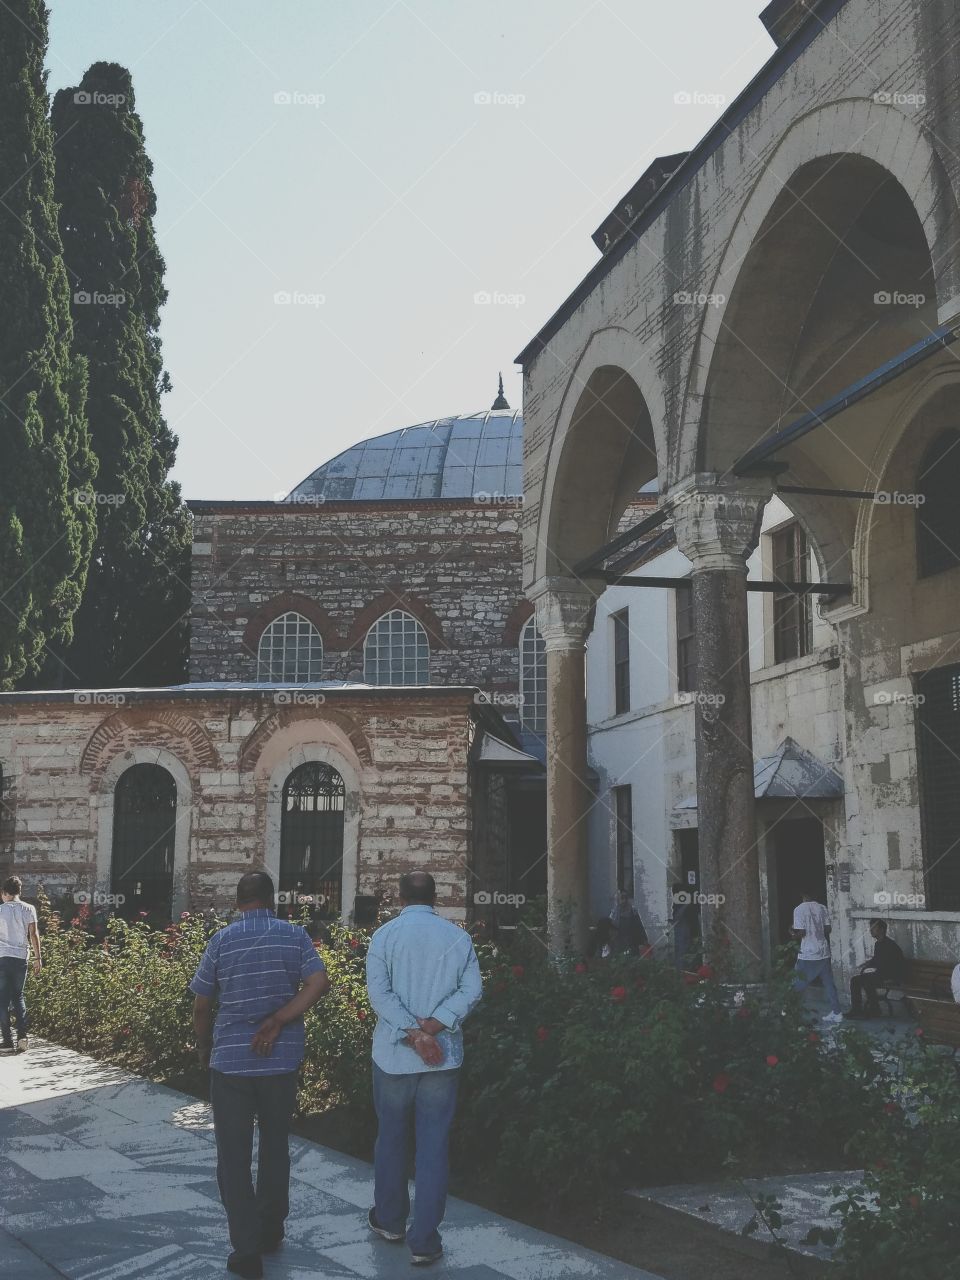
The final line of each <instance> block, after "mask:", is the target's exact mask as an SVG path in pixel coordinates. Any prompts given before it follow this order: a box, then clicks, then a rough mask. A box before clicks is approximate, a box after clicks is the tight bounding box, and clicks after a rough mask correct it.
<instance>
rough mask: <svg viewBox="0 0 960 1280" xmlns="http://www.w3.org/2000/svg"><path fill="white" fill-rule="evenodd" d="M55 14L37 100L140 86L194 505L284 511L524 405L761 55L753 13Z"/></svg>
mask: <svg viewBox="0 0 960 1280" xmlns="http://www.w3.org/2000/svg"><path fill="white" fill-rule="evenodd" d="M48 3H49V5H50V9H51V20H50V36H51V38H50V50H49V55H48V67H49V73H50V74H49V88H50V91H51V93H52V92H54V91H55V90H56V89H59V88H61V87H64V86H69V85H73V84H76V83H77V82H78V81H79V79H80V77H81V76H82V74H83V72H84V70H85V69H86V67H87V66H89V65H90V63H92V62H96V61H100V60H106V61H114V62H120V63H122V64H124V65H125V66H127V67H128V68H129V69H130V70H131V71H132V73H133V79H134V88H135V92H136V100H137V102H136V105H137V110H138V111H139V113H140V115H141V117H142V119H143V123H144V129H145V133H146V141H147V148H148V151H149V153H150V156H151V158H152V160H153V163H154V183H155V186H156V189H157V197H158V204H159V208H158V214H157V232H158V237H159V241H160V246H161V249H162V251H163V254H164V257H165V259H166V264H167V273H166V283H167V288H168V290H169V294H170V296H169V300H168V302H167V304H166V306H165V308H164V310H163V317H162V327H161V335H162V339H163V346H164V356H165V361H166V367H167V369H168V371H169V373H170V377H171V380H172V383H173V391H172V392H171V393H170V394H169V395H168V396H167V397H166V398H165V402H164V408H165V413H166V416H167V419H168V421H169V422H170V424H171V426H172V427H173V429H174V430H175V431H176V433H177V434H178V436H179V438H180V447H179V453H178V460H177V466H176V470H175V476H176V478H177V479H178V480H179V481H180V482H181V484H182V486H183V492H184V496H185V497H186V498H188V499H189V498H220V499H223V498H266V499H273V498H278V497H280V496H282V495H283V494H285V493H286V492H287V491H288V490H289V489H291V488H292V487H293V486H294V485H295V484H297V483H298V482H299V481H300V480H301V479H303V477H304V476H306V475H307V474H309V473H310V472H311V471H312V470H314V468H316V467H317V466H319V465H320V464H321V463H322V462H324V461H326V460H327V459H328V458H330V457H333V456H334V455H335V454H336V453H338V452H339V451H340V450H342V449H344V448H346V447H347V446H348V445H350V444H353V443H355V442H356V441H358V440H361V439H365V438H368V437H370V436H374V435H379V434H382V433H383V432H386V431H391V430H394V429H396V428H398V427H403V426H409V425H411V424H414V423H418V422H423V421H427V420H430V419H433V418H437V417H443V416H446V415H448V414H453V413H468V412H472V411H475V410H479V409H485V408H489V406H490V404H491V403H492V401H493V399H494V396H495V395H496V389H497V375H498V373H499V372H501V371H502V373H503V376H504V383H505V387H506V394H507V398H508V400H509V401H510V403H511V405H512V406H513V407H514V408H519V407H520V401H521V392H520V385H521V383H520V372H519V369H518V367H517V366H516V365H515V364H514V358H515V357H516V355H517V353H518V352H519V351H520V350H521V349H522V348H523V347H524V346H525V344H526V343H527V341H528V340H529V339H530V338H531V337H532V336H533V335H534V334H535V333H536V332H537V330H538V329H539V328H540V327H541V326H542V325H543V323H544V322H545V321H546V320H547V319H548V317H549V316H550V315H551V314H552V312H553V311H554V310H555V309H556V308H557V306H558V305H559V304H560V303H561V302H562V301H563V299H564V298H565V297H566V296H567V295H568V294H569V293H570V292H571V291H572V289H573V288H574V286H575V285H576V284H577V282H578V281H579V280H580V279H581V278H582V276H583V275H584V274H585V273H586V272H587V271H588V270H589V269H590V267H591V266H592V265H593V264H594V262H595V261H596V260H597V258H598V256H599V253H598V250H597V249H596V247H595V246H594V244H593V242H592V241H591V239H590V235H591V233H592V232H593V231H594V230H595V228H596V227H597V225H598V224H599V223H600V222H601V221H602V219H603V218H604V217H605V216H606V214H607V213H609V212H610V210H611V209H612V208H613V207H614V206H615V204H616V203H617V201H618V200H619V198H620V197H621V196H622V195H623V194H624V193H625V192H626V191H627V190H628V189H629V188H630V186H631V185H632V184H633V183H634V182H635V181H636V179H637V178H638V177H639V176H640V174H641V173H642V172H643V170H644V169H645V168H646V167H647V165H648V164H649V163H650V162H651V161H652V160H653V159H654V158H655V157H656V156H658V155H668V154H670V153H672V152H676V151H683V150H687V149H688V148H690V147H691V146H693V145H694V144H695V143H696V142H697V141H698V139H699V138H700V137H702V136H703V134H704V133H705V132H706V131H707V129H708V128H709V127H710V125H711V124H712V123H713V121H714V120H715V119H716V118H717V116H718V115H719V114H720V113H721V112H722V110H723V106H724V103H725V102H729V101H730V100H732V98H734V97H735V96H736V94H737V93H738V92H739V91H740V90H741V89H742V88H743V87H744V86H745V85H746V84H747V82H748V81H749V80H750V79H751V78H752V76H753V75H754V74H755V73H756V72H757V70H758V69H759V68H760V67H761V66H762V65H763V63H764V62H765V61H766V60H767V59H768V58H769V56H770V55H771V53H772V52H773V48H774V46H773V43H772V41H771V40H770V38H769V36H768V35H767V33H766V31H765V30H764V28H763V26H762V24H761V23H760V21H759V18H758V16H757V15H758V13H759V11H760V9H761V8H762V7H763V3H764V0H727V2H726V3H725V4H722V5H721V4H718V3H717V2H716V0H674V2H673V3H672V4H653V3H652V0H644V3H637V0H48ZM678 95H679V96H681V97H683V96H685V95H686V96H688V97H692V98H693V101H692V102H689V103H684V102H678V101H677V97H678Z"/></svg>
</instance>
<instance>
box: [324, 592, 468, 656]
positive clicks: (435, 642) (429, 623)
mask: <svg viewBox="0 0 960 1280" xmlns="http://www.w3.org/2000/svg"><path fill="white" fill-rule="evenodd" d="M392 609H402V610H403V612H404V613H409V614H410V616H411V618H416V620H417V621H418V622H419V623H420V625H421V626H422V627H423V629H424V631H426V633H427V638H428V640H429V641H430V648H431V650H433V649H450V648H452V647H453V646H452V645H450V644H449V643H448V641H447V639H446V637H445V636H444V634H443V623H442V622H441V621H440V619H439V618H438V617H437V615H436V614H435V613H434V611H433V610H432V609H431V608H430V605H429V604H428V603H427V601H426V600H424V599H422V598H421V597H420V596H416V595H412V594H411V593H410V592H408V591H405V590H404V589H403V588H402V587H398V588H397V589H396V590H395V591H384V592H383V593H382V594H381V595H379V596H377V597H376V598H375V599H374V600H371V601H370V603H369V604H368V605H366V606H365V607H364V608H363V609H361V610H360V612H359V613H358V614H357V615H356V617H355V618H354V620H353V625H352V626H351V627H350V630H349V632H348V633H347V638H346V641H345V642H344V648H345V649H348V650H350V649H359V648H360V647H361V645H362V644H363V642H364V640H365V639H366V638H367V632H368V631H369V630H370V628H371V627H372V626H373V624H374V623H375V622H376V621H377V619H378V618H381V617H383V615H384V614H385V613H389V612H390V611H391V610H392Z"/></svg>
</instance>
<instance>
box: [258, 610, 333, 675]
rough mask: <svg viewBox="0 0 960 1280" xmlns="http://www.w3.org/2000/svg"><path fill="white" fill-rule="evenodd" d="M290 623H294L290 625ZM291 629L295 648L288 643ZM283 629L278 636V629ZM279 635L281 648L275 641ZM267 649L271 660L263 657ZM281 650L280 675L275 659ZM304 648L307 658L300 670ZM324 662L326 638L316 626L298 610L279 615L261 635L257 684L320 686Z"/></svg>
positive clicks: (271, 620)
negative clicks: (265, 647) (266, 647)
mask: <svg viewBox="0 0 960 1280" xmlns="http://www.w3.org/2000/svg"><path fill="white" fill-rule="evenodd" d="M291 619H292V620H294V621H293V622H291ZM291 626H293V627H294V628H295V629H294V631H293V632H292V637H293V645H292V647H291V646H290V643H289V641H290V639H291ZM281 627H282V632H278V628H281ZM277 634H281V644H280V645H279V647H278V646H277V644H276V643H275V641H274V636H275V635H277ZM304 642H305V644H304ZM265 645H267V646H268V648H269V651H270V652H269V657H267V656H265V654H264V646H265ZM278 648H279V653H280V666H279V673H278V667H277V663H276V656H275V655H276V654H277V652H278ZM304 648H305V650H306V657H305V659H304V660H303V665H302V666H301V651H302V650H303V649H304ZM290 654H292V656H293V674H292V675H291V674H290V673H289V670H288V662H289V661H290ZM323 660H324V651H323V636H321V634H320V632H319V630H318V628H317V627H316V625H315V624H314V623H313V622H311V621H310V619H309V618H306V617H304V615H303V614H302V613H299V612H298V611H297V610H296V609H285V610H284V612H283V613H278V614H277V616H276V617H275V618H271V619H270V621H269V622H268V623H267V625H266V626H265V627H264V628H263V630H262V631H261V632H260V640H259V641H258V643H257V680H258V681H259V682H262V683H267V684H286V685H302V684H318V683H319V682H320V681H321V680H322V679H323ZM264 668H266V670H265V669H264ZM302 672H305V674H302Z"/></svg>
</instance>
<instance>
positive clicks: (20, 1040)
mask: <svg viewBox="0 0 960 1280" xmlns="http://www.w3.org/2000/svg"><path fill="white" fill-rule="evenodd" d="M29 1048H30V1041H29V1039H28V1038H27V1037H26V1036H18V1037H17V1053H26V1051H27V1050H28V1049H29Z"/></svg>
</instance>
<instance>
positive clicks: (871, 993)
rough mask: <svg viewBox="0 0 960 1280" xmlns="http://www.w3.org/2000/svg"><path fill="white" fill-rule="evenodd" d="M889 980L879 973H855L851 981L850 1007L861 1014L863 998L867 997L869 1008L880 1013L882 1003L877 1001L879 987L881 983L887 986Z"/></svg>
mask: <svg viewBox="0 0 960 1280" xmlns="http://www.w3.org/2000/svg"><path fill="white" fill-rule="evenodd" d="M888 982H889V979H887V978H884V977H883V976H882V975H881V974H879V973H855V974H854V975H853V977H852V978H851V979H850V1007H851V1009H853V1010H854V1012H859V1011H860V1009H861V1008H862V1006H863V998H864V996H866V999H867V1008H868V1009H870V1010H874V1009H875V1010H876V1011H877V1012H878V1013H879V1011H880V1001H879V1000H878V999H877V987H879V986H880V985H881V983H882V984H883V985H884V986H886V985H887V983H888Z"/></svg>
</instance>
